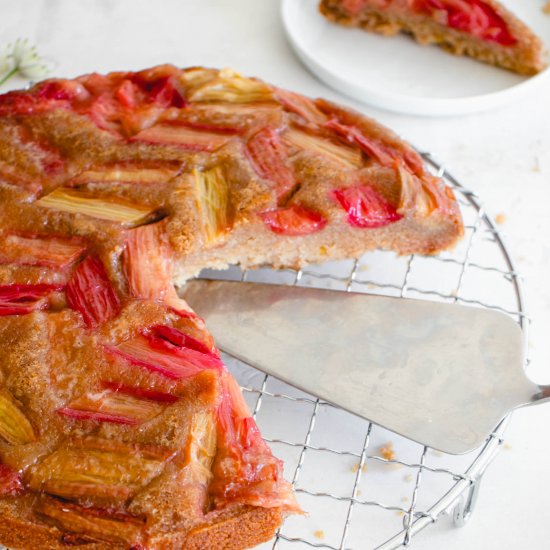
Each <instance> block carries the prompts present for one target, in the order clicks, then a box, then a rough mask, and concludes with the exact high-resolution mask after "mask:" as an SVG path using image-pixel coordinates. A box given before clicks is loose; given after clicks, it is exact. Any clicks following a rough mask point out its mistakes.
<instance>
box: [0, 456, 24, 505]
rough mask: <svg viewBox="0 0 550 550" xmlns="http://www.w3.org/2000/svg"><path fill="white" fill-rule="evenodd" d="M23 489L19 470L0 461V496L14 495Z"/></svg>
mask: <svg viewBox="0 0 550 550" xmlns="http://www.w3.org/2000/svg"><path fill="white" fill-rule="evenodd" d="M24 491H25V488H24V486H23V481H22V479H21V475H20V474H19V472H18V471H17V470H14V469H13V468H10V467H9V466H7V465H6V464H2V463H1V462H0V496H2V497H5V496H12V497H15V496H17V495H20V494H21V493H23V492H24Z"/></svg>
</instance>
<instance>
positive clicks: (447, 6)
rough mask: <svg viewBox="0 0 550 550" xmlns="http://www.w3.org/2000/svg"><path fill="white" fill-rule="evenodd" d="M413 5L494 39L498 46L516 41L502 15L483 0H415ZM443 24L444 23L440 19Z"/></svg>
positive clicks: (439, 20)
mask: <svg viewBox="0 0 550 550" xmlns="http://www.w3.org/2000/svg"><path fill="white" fill-rule="evenodd" d="M413 9H414V10H416V11H418V12H421V13H429V14H430V15H431V16H432V17H433V18H434V19H436V20H437V21H438V22H441V23H443V21H445V22H446V25H447V26H448V27H451V28H452V29H457V30H459V31H462V32H465V33H468V34H472V35H474V36H477V37H479V38H481V39H482V40H487V41H488V42H496V43H497V44H500V45H501V46H513V45H514V44H516V43H517V38H515V37H514V36H513V35H512V33H511V32H510V29H509V28H508V25H507V24H506V22H505V21H504V19H503V18H502V17H501V16H500V15H499V14H498V13H497V12H496V10H495V9H494V8H493V7H492V6H490V5H489V4H488V3H487V2H483V1H482V0H414V1H413ZM443 24H445V23H443Z"/></svg>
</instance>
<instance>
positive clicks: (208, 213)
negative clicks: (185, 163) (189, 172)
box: [193, 166, 233, 244]
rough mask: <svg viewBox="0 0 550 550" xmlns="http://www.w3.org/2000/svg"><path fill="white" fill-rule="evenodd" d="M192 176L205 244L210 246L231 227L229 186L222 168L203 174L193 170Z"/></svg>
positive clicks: (216, 167) (231, 212) (231, 215)
mask: <svg viewBox="0 0 550 550" xmlns="http://www.w3.org/2000/svg"><path fill="white" fill-rule="evenodd" d="M193 176H194V178H195V189H196V193H197V200H198V204H199V209H200V212H201V214H202V222H203V227H204V235H205V240H206V242H207V244H211V243H214V242H215V241H216V240H217V239H218V237H220V236H221V235H222V234H224V233H225V232H227V231H228V230H229V229H231V226H232V225H233V210H232V207H231V203H230V201H229V184H228V182H227V179H226V177H225V173H224V169H223V167H222V166H215V167H214V168H211V169H210V170H205V171H203V172H201V171H199V170H197V169H194V171H193Z"/></svg>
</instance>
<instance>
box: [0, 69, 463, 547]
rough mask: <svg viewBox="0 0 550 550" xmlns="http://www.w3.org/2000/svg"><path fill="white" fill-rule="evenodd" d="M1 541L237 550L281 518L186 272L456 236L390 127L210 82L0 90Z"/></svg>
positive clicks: (58, 82)
mask: <svg viewBox="0 0 550 550" xmlns="http://www.w3.org/2000/svg"><path fill="white" fill-rule="evenodd" d="M0 231H1V234H0V317H1V318H0V342H1V352H0V353H1V361H0V543H1V544H4V545H6V546H9V547H10V548H12V549H30V548H40V549H41V550H43V549H60V548H65V547H68V546H71V547H77V548H80V547H82V548H86V549H89V550H95V549H119V548H120V549H130V548H131V549H134V550H137V549H151V550H152V549H163V550H164V549H181V548H184V549H205V548H220V549H221V548H224V549H240V548H248V547H251V546H254V545H255V544H258V543H260V542H262V541H265V540H268V539H269V538H270V537H272V536H273V534H274V532H275V531H276V529H277V528H278V527H279V526H280V524H281V522H282V520H283V518H284V517H285V516H286V515H287V514H290V513H296V512H297V513H300V512H301V510H300V508H299V506H298V505H297V503H296V500H295V497H294V495H293V493H292V489H291V486H290V484H289V483H288V482H286V481H285V480H284V478H283V472H282V464H281V461H280V460H278V459H277V458H275V457H274V456H273V455H272V453H271V450H270V449H269V447H268V445H267V444H266V443H265V442H264V440H263V439H262V437H261V436H260V433H259V430H258V427H257V425H256V423H255V421H254V419H253V418H252V416H251V414H250V412H249V410H248V409H247V406H246V404H245V401H244V399H243V397H242V395H241V392H240V389H239V387H238V385H237V384H236V382H235V380H234V379H233V378H232V376H231V375H230V374H229V372H228V370H227V369H226V367H225V366H224V365H223V363H222V360H221V358H220V354H219V352H218V350H217V349H216V346H215V343H214V342H213V340H212V338H211V336H210V335H209V333H208V331H207V329H206V327H205V326H204V323H203V322H202V320H201V319H200V318H199V317H198V316H197V315H196V314H195V313H194V312H192V311H191V310H190V309H189V307H188V306H187V304H186V303H185V302H184V301H183V300H182V299H181V298H179V297H178V294H177V292H176V290H175V288H174V283H176V284H178V285H179V284H182V283H183V282H184V281H185V280H186V279H187V278H189V277H191V276H193V275H195V274H197V273H198V272H199V271H200V270H201V269H202V268H206V267H211V268H221V267H224V266H226V265H228V264H240V265H242V266H243V267H256V266H261V265H270V266H274V267H299V266H302V265H304V264H306V263H308V262H319V261H323V260H328V259H335V258H343V257H354V256H357V255H359V254H361V253H363V252H364V251H366V250H369V249H372V248H385V249H391V250H394V251H396V252H397V253H402V254H409V253H420V254H433V253H436V252H437V251H439V250H441V249H444V248H447V247H449V246H451V245H452V244H453V243H454V242H455V241H456V240H457V239H458V238H459V237H460V235H461V234H462V222H461V218H460V213H459V210H458V207H457V203H456V201H455V198H454V196H453V193H452V191H451V190H450V189H449V188H447V187H445V186H444V184H443V183H442V182H441V181H440V180H439V179H437V178H436V177H434V176H433V175H431V174H430V173H429V172H428V170H427V169H426V168H425V166H424V164H423V162H422V160H421V158H420V157H419V156H418V154H417V153H416V152H415V151H414V150H413V149H412V148H411V147H410V146H408V145H407V144H406V143H404V142H403V141H402V140H400V139H399V138H398V137H396V136H395V135H394V134H393V133H392V132H390V131H389V130H387V129H385V128H383V127H382V126H380V125H379V124H377V123H376V122H374V121H372V120H370V119H367V118H365V117H363V116H361V115H359V114H357V113H355V112H353V111H351V110H348V109H345V108H342V107H339V106H337V105H334V104H332V103H329V102H328V101H324V100H321V99H318V100H310V99H308V98H306V97H303V96H301V95H298V94H295V93H292V92H288V91H285V90H282V89H280V88H276V87H274V86H270V85H268V84H265V83H263V82H261V81H259V80H257V79H251V78H245V77H243V76H240V75H238V74H237V73H235V72H232V71H230V70H222V71H218V70H213V69H203V68H191V69H187V70H181V69H178V68H176V67H173V66H168V65H166V66H160V67H155V68H152V69H149V70H145V71H141V72H137V73H131V72H118V73H112V74H109V75H106V76H103V75H99V74H90V75H86V76H83V77H80V78H77V79H74V80H63V79H52V80H48V81H45V82H42V83H39V84H36V85H35V86H34V87H32V88H31V89H29V90H26V91H14V92H9V93H7V94H4V95H2V96H0Z"/></svg>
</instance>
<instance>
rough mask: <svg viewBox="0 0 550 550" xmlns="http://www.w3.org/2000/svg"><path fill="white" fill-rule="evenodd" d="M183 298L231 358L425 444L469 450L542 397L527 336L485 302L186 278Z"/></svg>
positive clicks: (454, 450)
mask: <svg viewBox="0 0 550 550" xmlns="http://www.w3.org/2000/svg"><path fill="white" fill-rule="evenodd" d="M183 297H184V298H185V300H187V302H188V303H189V305H190V306H191V307H192V308H193V309H195V311H196V312H197V313H198V314H199V315H200V316H202V317H203V318H204V319H205V321H206V323H207V326H208V328H209V330H210V331H211V332H212V334H213V336H214V338H215V340H216V342H217V345H218V346H219V347H220V349H221V350H223V351H224V352H226V353H228V354H229V355H231V356H233V357H235V358H237V359H240V360H242V361H244V362H245V363H248V364H249V365H251V366H254V367H256V368H257V369H259V370H261V371H263V372H265V373H267V374H270V375H272V376H274V377H276V378H279V379H280V380H283V381H285V382H287V383H289V384H291V385H293V386H295V387H297V388H299V389H301V390H303V391H305V392H307V393H309V394H312V395H314V396H316V397H319V398H320V399H322V400H324V401H327V402H329V403H332V404H334V405H337V406H339V407H341V408H343V409H346V410H348V411H350V412H352V413H354V414H357V415H359V416H361V417H363V418H366V419H368V420H369V421H371V422H374V423H376V424H379V425H380V426H383V427H385V428H387V429H389V430H392V431H394V432H396V433H398V434H401V435H403V436H405V437H408V438H410V439H412V440H414V441H417V442H419V443H421V444H424V445H428V446H430V447H433V448H434V449H438V450H440V451H443V452H446V453H452V454H462V453H466V452H468V451H470V450H473V449H475V448H477V447H478V446H479V445H481V444H482V443H483V442H484V440H485V439H486V438H487V436H488V435H489V434H490V433H491V432H492V430H493V429H494V428H495V426H496V425H497V424H498V422H499V421H500V420H502V419H503V418H504V417H505V416H506V415H507V414H508V413H509V412H510V411H511V410H512V409H514V408H516V407H519V406H522V405H525V404H530V403H533V402H536V401H540V400H543V399H548V396H549V395H550V391H549V387H539V386H538V385H536V384H534V383H533V382H531V381H530V380H529V379H528V378H527V376H526V375H525V373H524V371H523V365H524V342H523V333H522V331H521V329H520V327H519V325H518V323H516V322H515V321H514V320H513V319H511V318H510V317H509V316H507V315H505V314H503V313H500V312H496V311H491V310H487V309H481V308H474V307H467V306H460V305H456V304H444V303H436V302H429V301H424V300H413V299H402V298H391V297H385V296H377V295H369V294H363V293H354V292H342V291H334V290H325V289H314V288H306V287H293V286H280V285H271V284H259V283H242V282H230V281H209V280H193V281H190V282H188V283H187V285H186V286H185V287H184V289H183Z"/></svg>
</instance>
